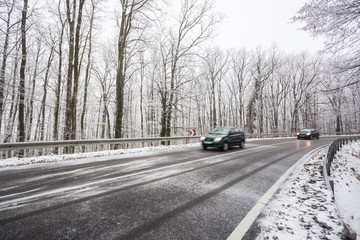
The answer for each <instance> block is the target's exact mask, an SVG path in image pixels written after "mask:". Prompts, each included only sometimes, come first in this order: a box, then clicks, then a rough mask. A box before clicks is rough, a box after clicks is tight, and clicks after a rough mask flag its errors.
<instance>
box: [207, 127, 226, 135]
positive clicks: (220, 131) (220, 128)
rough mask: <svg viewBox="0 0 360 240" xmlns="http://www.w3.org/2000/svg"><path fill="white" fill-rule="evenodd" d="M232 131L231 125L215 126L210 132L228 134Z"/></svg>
mask: <svg viewBox="0 0 360 240" xmlns="http://www.w3.org/2000/svg"><path fill="white" fill-rule="evenodd" d="M229 131H230V128H229V127H217V128H214V129H213V130H212V131H211V132H210V133H212V134H228V133H229Z"/></svg>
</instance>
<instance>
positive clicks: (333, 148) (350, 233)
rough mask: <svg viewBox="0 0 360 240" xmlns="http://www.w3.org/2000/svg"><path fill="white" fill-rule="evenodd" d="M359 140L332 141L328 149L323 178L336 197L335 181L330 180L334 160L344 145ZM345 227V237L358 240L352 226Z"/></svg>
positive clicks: (348, 138)
mask: <svg viewBox="0 0 360 240" xmlns="http://www.w3.org/2000/svg"><path fill="white" fill-rule="evenodd" d="M359 140H360V136H354V137H346V138H339V139H336V140H334V141H332V143H331V144H330V145H329V147H328V149H327V153H326V156H325V159H324V162H323V176H324V180H325V183H326V186H327V188H328V189H329V190H331V191H332V194H333V195H334V181H333V180H330V173H331V172H330V169H331V164H332V162H333V160H334V156H335V153H336V152H337V151H338V150H339V149H340V148H341V147H342V146H343V145H344V144H347V143H348V142H352V141H359ZM343 226H344V229H345V232H344V233H345V235H346V236H347V237H348V238H350V239H356V232H355V231H354V230H352V229H351V228H350V226H348V225H347V224H345V223H344V222H343Z"/></svg>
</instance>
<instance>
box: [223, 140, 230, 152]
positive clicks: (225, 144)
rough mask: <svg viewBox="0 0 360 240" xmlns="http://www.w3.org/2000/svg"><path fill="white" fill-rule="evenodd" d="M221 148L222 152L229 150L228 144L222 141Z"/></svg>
mask: <svg viewBox="0 0 360 240" xmlns="http://www.w3.org/2000/svg"><path fill="white" fill-rule="evenodd" d="M222 150H223V151H224V152H226V151H227V150H229V144H228V143H227V142H224V145H223V147H222Z"/></svg>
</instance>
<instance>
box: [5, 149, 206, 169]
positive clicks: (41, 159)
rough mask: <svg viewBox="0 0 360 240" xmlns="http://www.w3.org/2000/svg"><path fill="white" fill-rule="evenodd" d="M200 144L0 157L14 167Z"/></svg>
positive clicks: (6, 164) (7, 165)
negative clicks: (25, 156)
mask: <svg viewBox="0 0 360 240" xmlns="http://www.w3.org/2000/svg"><path fill="white" fill-rule="evenodd" d="M195 146H199V143H190V144H183V145H169V146H155V147H143V148H131V149H119V150H108V151H100V152H88V153H74V154H63V155H46V156H36V157H28V158H17V157H13V158H7V159H0V168H4V167H12V166H24V165H33V164H40V163H54V162H62V161H69V160H76V159H84V158H93V157H105V156H116V155H122V154H129V153H141V152H153V151H161V150H169V149H176V148H184V147H195Z"/></svg>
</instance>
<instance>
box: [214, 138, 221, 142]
mask: <svg viewBox="0 0 360 240" xmlns="http://www.w3.org/2000/svg"><path fill="white" fill-rule="evenodd" d="M221 140H222V138H215V139H214V142H220V141H221Z"/></svg>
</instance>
